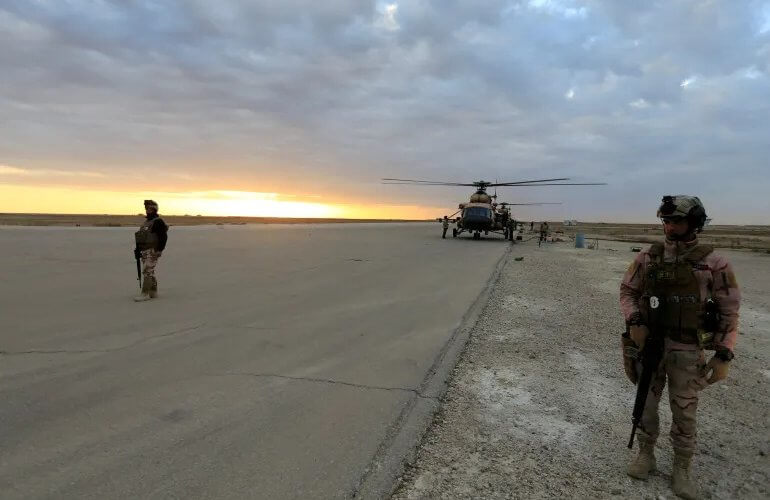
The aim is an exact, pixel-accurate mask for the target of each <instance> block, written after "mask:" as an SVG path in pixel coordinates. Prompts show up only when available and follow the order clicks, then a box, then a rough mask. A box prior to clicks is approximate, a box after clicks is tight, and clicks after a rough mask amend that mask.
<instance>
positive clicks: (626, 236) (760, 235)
mask: <svg viewBox="0 0 770 500" xmlns="http://www.w3.org/2000/svg"><path fill="white" fill-rule="evenodd" d="M550 226H551V228H552V229H553V230H554V231H564V233H565V234H566V235H569V236H572V237H573V238H574V235H575V234H576V233H583V234H584V235H585V236H586V237H587V238H589V239H591V238H599V239H600V240H601V239H605V240H615V241H627V242H645V243H652V242H654V241H657V239H658V238H659V235H660V234H661V233H660V230H661V228H660V224H614V223H590V222H589V223H580V224H579V225H578V226H563V225H562V224H561V223H553V224H550ZM527 228H529V226H527ZM535 229H537V227H536V228H535ZM700 240H701V241H702V242H703V243H707V244H709V245H714V246H717V247H720V248H735V249H749V250H754V251H759V252H770V226H725V225H721V226H720V225H709V226H707V227H706V229H705V231H704V232H703V233H701V235H700Z"/></svg>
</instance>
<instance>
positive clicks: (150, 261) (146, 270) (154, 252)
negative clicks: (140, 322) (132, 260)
mask: <svg viewBox="0 0 770 500" xmlns="http://www.w3.org/2000/svg"><path fill="white" fill-rule="evenodd" d="M145 207H151V208H152V209H154V213H151V212H148V215H147V219H146V220H145V221H144V223H143V224H142V225H141V227H140V228H139V230H138V231H137V232H136V235H135V238H136V248H135V249H134V253H135V255H138V256H139V258H141V261H142V293H141V295H139V296H138V297H136V298H135V299H134V300H136V301H143V300H147V299H150V298H155V297H157V295H158V279H157V278H156V277H155V267H156V266H157V265H158V259H160V257H161V255H162V253H163V250H164V249H165V248H166V242H167V241H168V235H167V232H168V226H167V225H166V223H165V221H164V220H163V219H161V218H160V217H159V216H158V213H157V207H158V204H157V203H155V202H154V201H152V200H146V201H145Z"/></svg>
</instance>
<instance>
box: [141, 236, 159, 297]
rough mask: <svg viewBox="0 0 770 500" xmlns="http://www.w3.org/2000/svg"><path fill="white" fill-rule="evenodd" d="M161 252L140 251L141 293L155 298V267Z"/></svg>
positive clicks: (156, 283) (156, 287)
mask: <svg viewBox="0 0 770 500" xmlns="http://www.w3.org/2000/svg"><path fill="white" fill-rule="evenodd" d="M161 254H162V252H159V251H157V250H155V249H154V248H148V249H147V250H142V293H146V294H147V295H149V296H150V297H153V298H155V296H157V294H158V280H157V278H156V277H155V266H157V265H158V259H160V256H161Z"/></svg>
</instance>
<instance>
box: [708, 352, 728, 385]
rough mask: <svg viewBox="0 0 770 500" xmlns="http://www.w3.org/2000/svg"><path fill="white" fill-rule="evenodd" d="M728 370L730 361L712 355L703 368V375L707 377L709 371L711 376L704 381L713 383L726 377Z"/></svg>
mask: <svg viewBox="0 0 770 500" xmlns="http://www.w3.org/2000/svg"><path fill="white" fill-rule="evenodd" d="M728 371H730V363H729V362H728V361H722V360H721V359H719V358H717V357H716V356H714V357H712V358H711V360H710V361H709V362H708V363H706V366H705V368H703V377H704V378H705V377H707V376H708V374H709V372H711V376H710V377H709V378H708V380H706V382H708V383H709V384H713V383H714V382H719V381H720V380H724V379H726V378H727V372H728Z"/></svg>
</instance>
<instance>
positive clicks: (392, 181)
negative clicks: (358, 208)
mask: <svg viewBox="0 0 770 500" xmlns="http://www.w3.org/2000/svg"><path fill="white" fill-rule="evenodd" d="M382 181H383V184H417V185H420V184H422V185H426V186H469V187H473V186H474V184H468V183H463V182H444V181H423V180H417V179H391V178H383V179H382ZM385 181H387V182H385Z"/></svg>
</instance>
